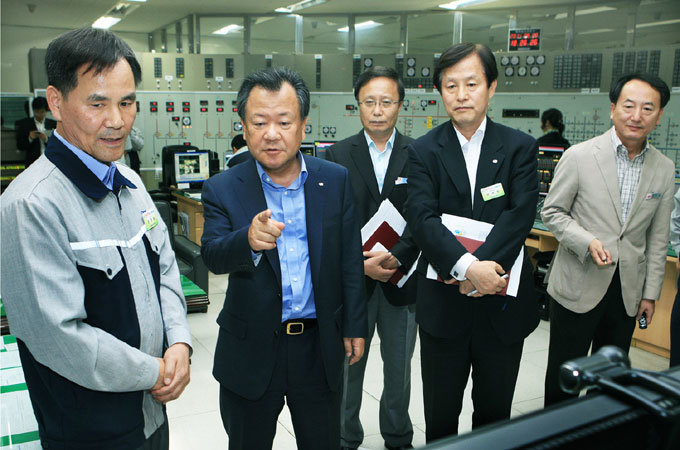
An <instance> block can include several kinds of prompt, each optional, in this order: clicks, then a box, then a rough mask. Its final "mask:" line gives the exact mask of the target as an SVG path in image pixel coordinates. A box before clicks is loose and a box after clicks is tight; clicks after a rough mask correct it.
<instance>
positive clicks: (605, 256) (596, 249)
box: [588, 238, 613, 267]
mask: <svg viewBox="0 0 680 450" xmlns="http://www.w3.org/2000/svg"><path fill="white" fill-rule="evenodd" d="M588 251H589V252H590V256H591V257H592V258H593V262H594V263H595V264H597V266H598V267H604V266H607V265H609V264H612V263H613V261H612V255H611V253H609V250H605V248H604V246H603V245H602V242H600V240H599V239H597V238H595V239H593V241H592V242H591V243H590V245H589V246H588Z"/></svg>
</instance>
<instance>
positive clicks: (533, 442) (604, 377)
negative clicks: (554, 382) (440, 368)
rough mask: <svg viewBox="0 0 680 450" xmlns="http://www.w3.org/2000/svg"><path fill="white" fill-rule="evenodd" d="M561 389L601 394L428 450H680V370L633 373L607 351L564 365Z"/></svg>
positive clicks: (619, 354)
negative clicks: (584, 390) (519, 449)
mask: <svg viewBox="0 0 680 450" xmlns="http://www.w3.org/2000/svg"><path fill="white" fill-rule="evenodd" d="M560 384H561V386H562V387H563V389H565V390H566V391H567V392H579V391H580V390H581V389H589V388H598V389H596V390H594V392H593V390H592V389H591V391H590V392H589V394H588V395H586V396H585V397H581V398H579V399H574V400H570V401H566V402H563V403H561V404H559V405H555V406H552V407H550V408H546V409H544V410H541V411H536V412H533V413H529V414H526V415H524V416H521V417H518V418H515V419H511V420H508V421H505V422H500V423H498V424H493V425H489V426H487V427H483V428H480V429H478V430H475V431H473V432H471V433H468V434H463V435H460V436H456V437H453V438H450V439H444V440H441V441H438V442H436V443H433V444H431V445H429V446H427V449H432V450H435V449H436V450H439V449H514V448H536V449H579V450H582V449H589V448H596V449H598V450H601V449H616V450H620V449H653V450H656V449H659V450H661V449H664V450H666V449H668V450H671V449H677V448H680V367H674V368H672V369H670V370H668V371H666V372H663V373H655V372H647V371H642V370H636V369H631V368H630V362H629V360H628V356H627V355H626V354H624V353H623V352H622V351H621V350H620V349H618V348H616V347H611V346H608V347H603V348H602V349H600V351H598V352H597V353H595V354H594V355H592V356H590V357H584V358H579V359H575V360H572V361H568V362H566V363H565V364H563V365H562V368H561V373H560Z"/></svg>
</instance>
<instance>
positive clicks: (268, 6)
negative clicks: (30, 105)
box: [1, 0, 668, 32]
mask: <svg viewBox="0 0 680 450" xmlns="http://www.w3.org/2000/svg"><path fill="white" fill-rule="evenodd" d="M122 1H125V0H122ZM294 1H295V0H256V1H251V2H244V1H243V0H195V1H190V0H148V1H147V2H146V3H139V4H138V5H139V6H138V7H137V8H136V9H135V10H133V11H132V12H130V13H129V14H128V16H127V17H125V19H124V20H122V21H121V22H119V23H118V24H117V25H115V26H114V27H113V28H112V30H114V31H123V32H151V31H153V30H156V29H158V28H160V27H162V26H164V25H168V24H170V23H172V22H175V21H177V20H178V19H181V18H183V17H185V16H187V15H189V14H245V13H249V14H266V13H273V11H274V9H276V8H278V7H281V6H286V5H288V4H290V3H293V2H294ZM445 1H447V0H329V1H328V2H327V3H325V4H322V5H319V6H315V7H311V8H307V9H305V10H303V11H301V12H300V13H301V14H337V13H344V14H350V13H354V14H361V13H370V12H377V13H394V12H395V11H423V10H439V11H440V10H441V9H440V8H438V5H439V4H440V3H443V2H445ZM665 1H668V0H642V3H643V4H645V3H659V2H661V3H663V2H665ZM117 3H118V1H116V0H2V6H1V19H2V21H1V24H2V25H14V26H30V27H46V28H63V29H74V28H79V27H82V26H88V25H90V24H92V22H94V20H95V19H97V18H98V17H99V16H102V15H104V14H105V13H106V12H107V11H108V10H110V9H111V8H112V7H113V6H114V5H116V4H117ZM617 3H619V4H623V3H625V4H628V5H629V4H630V3H631V0H626V1H625V2H624V1H618V0H610V1H597V0H591V1H586V0H491V1H487V3H484V4H482V5H479V6H476V7H469V8H467V10H471V11H472V10H474V11H480V10H486V9H498V8H501V9H504V10H509V9H512V8H520V7H521V8H524V9H525V8H528V7H532V6H535V7H539V8H541V9H545V8H546V7H551V6H557V5H565V4H569V5H582V6H583V5H585V6H583V7H589V8H592V7H595V6H597V5H598V4H607V5H612V4H617ZM132 4H135V3H132ZM31 9H32V10H33V11H32V12H31ZM562 9H563V8H562ZM463 11H465V9H463ZM622 25H624V26H625V24H622Z"/></svg>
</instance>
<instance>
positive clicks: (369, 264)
mask: <svg viewBox="0 0 680 450" xmlns="http://www.w3.org/2000/svg"><path fill="white" fill-rule="evenodd" d="M364 258H367V259H365V260H364V273H365V274H366V276H368V277H371V278H372V279H374V280H377V281H382V282H383V283H386V282H387V281H389V280H390V278H392V275H394V272H396V270H397V268H396V266H395V267H394V268H389V269H388V268H386V267H385V265H386V264H387V265H389V264H390V263H389V261H390V259H394V261H395V263H396V260H397V259H396V258H394V256H392V254H391V253H389V252H380V251H376V252H364Z"/></svg>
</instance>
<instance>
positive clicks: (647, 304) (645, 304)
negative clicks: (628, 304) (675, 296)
mask: <svg viewBox="0 0 680 450" xmlns="http://www.w3.org/2000/svg"><path fill="white" fill-rule="evenodd" d="M654 306H655V302H654V300H648V299H646V298H643V299H642V300H641V301H640V306H639V307H638V313H637V316H636V317H635V320H640V317H642V313H645V312H646V313H647V326H649V325H651V324H652V316H653V315H654Z"/></svg>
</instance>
